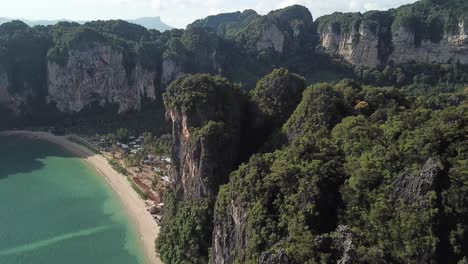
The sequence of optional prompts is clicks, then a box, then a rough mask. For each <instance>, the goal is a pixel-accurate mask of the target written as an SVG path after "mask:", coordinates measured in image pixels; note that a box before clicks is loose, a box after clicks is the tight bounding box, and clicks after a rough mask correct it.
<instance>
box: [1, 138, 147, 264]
mask: <svg viewBox="0 0 468 264" xmlns="http://www.w3.org/2000/svg"><path fill="white" fill-rule="evenodd" d="M140 248H141V247H140V246H139V243H138V240H137V235H136V230H135V228H134V227H133V226H132V225H131V223H130V220H129V217H128V216H127V215H126V214H125V211H124V209H123V207H122V206H121V204H120V202H119V200H118V197H116V195H115V194H114V193H113V192H112V190H111V188H110V186H108V184H107V183H106V182H105V180H104V179H103V177H101V176H99V175H98V174H97V172H96V171H95V170H94V169H92V168H91V167H90V166H89V165H88V164H87V163H86V162H85V161H84V160H82V159H79V158H76V157H74V156H73V155H71V154H69V153H68V152H66V151H65V150H63V149H61V148H60V147H58V146H55V145H53V144H50V143H47V142H43V141H38V140H31V139H26V138H22V137H0V264H33V263H34V264H56V263H57V264H59V263H60V264H64V263H67V264H75V263H76V264H83V263H86V264H94V263H95V264H106V263H109V264H110V263H112V264H132V263H143V257H142V256H143V254H142V251H141V250H140Z"/></svg>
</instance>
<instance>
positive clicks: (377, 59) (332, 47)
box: [320, 20, 468, 67]
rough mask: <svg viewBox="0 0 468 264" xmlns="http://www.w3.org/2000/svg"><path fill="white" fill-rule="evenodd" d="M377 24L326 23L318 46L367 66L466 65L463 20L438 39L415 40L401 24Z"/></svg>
mask: <svg viewBox="0 0 468 264" xmlns="http://www.w3.org/2000/svg"><path fill="white" fill-rule="evenodd" d="M378 23H379V22H375V21H367V20H364V21H359V20H357V22H355V25H346V26H344V25H341V27H339V26H338V28H337V24H334V23H330V24H327V26H326V27H324V28H323V29H322V31H321V32H320V37H321V45H322V46H323V47H324V48H325V49H326V50H327V51H329V52H331V53H334V54H338V55H340V56H342V57H343V58H344V59H345V60H346V61H348V62H350V63H352V64H354V65H364V66H368V67H375V66H377V65H381V64H387V63H395V64H401V63H406V62H418V63H461V64H468V35H467V28H466V26H465V22H464V21H463V20H460V21H459V23H458V25H459V26H458V30H457V31H456V32H454V33H447V32H445V33H444V34H443V36H442V38H441V39H440V40H439V41H434V40H430V39H419V38H420V36H417V35H416V34H415V32H414V30H412V29H411V30H410V29H408V28H405V27H403V26H401V25H399V26H392V25H380V24H378ZM394 23H395V22H394Z"/></svg>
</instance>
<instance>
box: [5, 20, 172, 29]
mask: <svg viewBox="0 0 468 264" xmlns="http://www.w3.org/2000/svg"><path fill="white" fill-rule="evenodd" d="M12 20H21V21H23V22H24V23H26V24H28V25H29V26H31V27H33V26H51V25H55V24H57V23H59V22H77V23H80V24H84V23H87V22H89V21H84V20H80V21H72V20H68V19H62V20H29V19H10V18H4V17H0V24H3V23H6V22H11V21H12ZM126 21H127V22H129V23H133V24H137V25H140V26H143V27H145V28H147V29H156V30H159V31H166V30H171V29H173V28H174V27H171V26H169V25H167V24H166V23H164V22H163V21H162V20H161V18H160V17H140V18H135V19H127V20H126Z"/></svg>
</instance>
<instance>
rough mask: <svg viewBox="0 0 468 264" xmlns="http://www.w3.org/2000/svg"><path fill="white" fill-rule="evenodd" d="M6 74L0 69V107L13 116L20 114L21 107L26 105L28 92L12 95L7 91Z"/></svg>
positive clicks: (8, 83)
mask: <svg viewBox="0 0 468 264" xmlns="http://www.w3.org/2000/svg"><path fill="white" fill-rule="evenodd" d="M9 87H10V82H9V80H8V74H7V73H6V72H5V71H4V70H3V69H2V68H1V67H0V107H3V108H5V109H8V111H9V112H10V113H13V115H14V116H19V115H21V114H22V112H21V106H23V105H24V104H26V103H27V98H28V92H27V91H24V94H22V93H21V94H20V93H18V94H12V93H11V92H10V91H9Z"/></svg>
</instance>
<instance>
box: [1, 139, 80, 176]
mask: <svg viewBox="0 0 468 264" xmlns="http://www.w3.org/2000/svg"><path fill="white" fill-rule="evenodd" d="M48 157H60V158H76V156H74V155H73V154H71V153H69V152H68V151H67V150H65V149H63V148H61V147H60V146H56V145H54V144H52V143H49V142H46V141H43V140H38V139H31V138H27V137H24V136H0V180H2V179H5V178H7V177H9V176H12V175H15V174H24V173H30V172H33V171H36V170H40V169H42V168H43V167H44V166H45V164H44V162H43V160H44V159H46V158H48Z"/></svg>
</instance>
